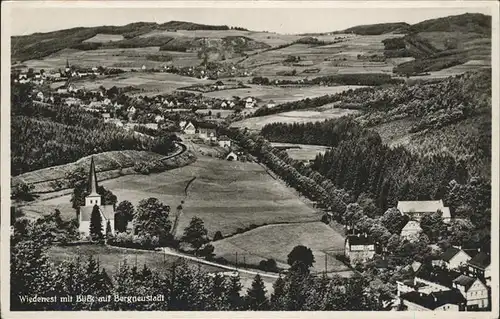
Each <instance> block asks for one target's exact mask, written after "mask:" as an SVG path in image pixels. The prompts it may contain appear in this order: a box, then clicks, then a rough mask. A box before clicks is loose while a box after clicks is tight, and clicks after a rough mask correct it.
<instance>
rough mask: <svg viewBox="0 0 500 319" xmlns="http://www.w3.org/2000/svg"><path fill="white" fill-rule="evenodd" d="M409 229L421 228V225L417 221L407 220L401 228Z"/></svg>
mask: <svg viewBox="0 0 500 319" xmlns="http://www.w3.org/2000/svg"><path fill="white" fill-rule="evenodd" d="M409 229H419V230H422V227H420V223H419V222H417V221H416V220H409V221H408V222H407V223H406V225H405V227H403V230H409Z"/></svg>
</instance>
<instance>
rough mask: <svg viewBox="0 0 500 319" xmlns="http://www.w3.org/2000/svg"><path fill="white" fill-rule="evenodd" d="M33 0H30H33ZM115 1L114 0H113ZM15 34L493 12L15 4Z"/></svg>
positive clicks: (271, 26)
mask: <svg viewBox="0 0 500 319" xmlns="http://www.w3.org/2000/svg"><path fill="white" fill-rule="evenodd" d="M28 2H31V1H28ZM109 3H111V1H110V2H109ZM11 10H12V11H11V14H10V16H11V34H12V35H27V34H31V33H34V32H48V31H54V30H61V29H67V28H73V27H89V26H101V25H125V24H128V23H132V22H157V23H164V22H168V21H171V20H179V21H189V22H195V23H202V24H215V25H228V26H238V27H244V28H247V29H249V30H254V31H270V32H278V33H287V34H289V33H307V32H311V33H312V32H328V31H338V30H343V29H346V28H348V27H351V26H355V25H362V24H371V23H384V22H400V21H402V22H407V23H410V24H413V23H417V22H420V21H423V20H427V19H433V18H437V17H444V16H448V15H457V14H463V13H466V12H470V13H475V12H479V13H485V14H491V11H490V10H491V9H488V8H486V7H483V8H481V7H469V8H463V7H462V8H456V7H455V8H454V7H447V8H355V9H353V8H332V7H329V8H324V7H323V8H276V7H274V8H262V7H260V8H256V7H255V5H253V7H251V8H221V7H216V8H214V7H212V8H210V7H207V8H200V7H192V8H185V7H184V8H157V7H156V8H154V7H153V8H152V7H149V8H123V7H122V8H109V7H108V8H105V7H99V8H89V7H79V8H76V7H63V8H61V7H53V6H52V7H50V6H44V7H33V6H30V7H23V8H20V7H15V8H12V9H11Z"/></svg>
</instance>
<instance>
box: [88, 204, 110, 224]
mask: <svg viewBox="0 0 500 319" xmlns="http://www.w3.org/2000/svg"><path fill="white" fill-rule="evenodd" d="M93 209H94V207H93V206H81V207H80V220H81V221H84V222H88V221H90V217H91V216H92V210H93ZM99 210H100V211H101V214H102V216H104V218H105V219H106V220H114V219H115V208H114V206H113V205H101V206H99Z"/></svg>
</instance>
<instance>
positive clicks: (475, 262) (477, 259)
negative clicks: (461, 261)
mask: <svg viewBox="0 0 500 319" xmlns="http://www.w3.org/2000/svg"><path fill="white" fill-rule="evenodd" d="M490 262H491V257H490V255H489V254H486V253H484V252H480V253H478V254H477V255H476V256H474V258H472V259H471V260H469V261H468V262H467V264H469V265H471V266H474V267H476V268H480V269H486V267H488V266H489V265H490Z"/></svg>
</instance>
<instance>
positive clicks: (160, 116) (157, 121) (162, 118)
mask: <svg viewBox="0 0 500 319" xmlns="http://www.w3.org/2000/svg"><path fill="white" fill-rule="evenodd" d="M161 121H165V116H163V115H156V116H155V122H156V123H159V122H161Z"/></svg>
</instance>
